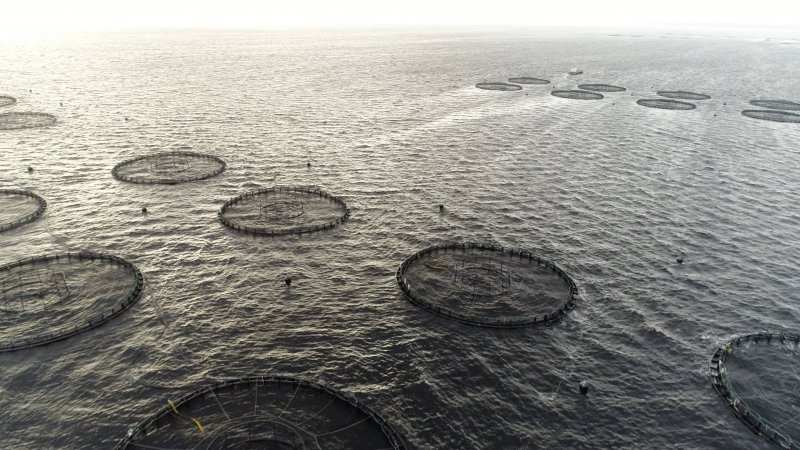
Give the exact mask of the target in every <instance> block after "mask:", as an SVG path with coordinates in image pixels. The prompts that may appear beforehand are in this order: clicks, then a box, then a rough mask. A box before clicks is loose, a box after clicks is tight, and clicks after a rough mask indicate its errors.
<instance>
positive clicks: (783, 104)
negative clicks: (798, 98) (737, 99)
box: [750, 100, 800, 111]
mask: <svg viewBox="0 0 800 450" xmlns="http://www.w3.org/2000/svg"><path fill="white" fill-rule="evenodd" d="M750 104H751V105H753V106H758V107H759V108H769V109H782V110H785V111H800V103H795V102H792V101H789V100H750Z"/></svg>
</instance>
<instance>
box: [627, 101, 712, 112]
mask: <svg viewBox="0 0 800 450" xmlns="http://www.w3.org/2000/svg"><path fill="white" fill-rule="evenodd" d="M636 103H637V104H639V105H642V106H646V107H648V108H658V109H678V110H684V111H688V110H690V109H695V108H697V106H696V105H695V104H693V103H689V102H681V101H678V100H665V99H663V98H642V99H639V100H636Z"/></svg>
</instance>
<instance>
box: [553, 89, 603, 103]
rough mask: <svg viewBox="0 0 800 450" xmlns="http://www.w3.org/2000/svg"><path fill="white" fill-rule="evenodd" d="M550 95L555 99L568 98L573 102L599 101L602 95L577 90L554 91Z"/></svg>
mask: <svg viewBox="0 0 800 450" xmlns="http://www.w3.org/2000/svg"><path fill="white" fill-rule="evenodd" d="M550 95H554V96H556V97H561V98H570V99H573V100H601V99H603V94H598V93H597V92H590V91H579V90H574V89H573V90H561V89H556V90H554V91H551V92H550Z"/></svg>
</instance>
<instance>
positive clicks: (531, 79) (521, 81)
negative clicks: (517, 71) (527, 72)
mask: <svg viewBox="0 0 800 450" xmlns="http://www.w3.org/2000/svg"><path fill="white" fill-rule="evenodd" d="M508 82H509V83H515V84H550V80H544V79H542V78H534V77H517V78H509V79H508Z"/></svg>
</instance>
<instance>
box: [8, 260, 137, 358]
mask: <svg viewBox="0 0 800 450" xmlns="http://www.w3.org/2000/svg"><path fill="white" fill-rule="evenodd" d="M143 290H144V277H143V276H142V273H141V272H140V271H139V269H138V268H136V266H134V265H133V264H131V263H129V262H128V261H125V260H124V259H122V258H119V257H116V256H111V255H105V254H98V253H89V252H81V253H63V254H57V255H49V256H42V257H37V258H28V259H23V260H20V261H16V262H13V263H11V264H6V265H4V266H0V352H7V351H12V350H18V349H22V348H29V347H35V346H37V345H44V344H49V343H51V342H55V341H60V340H62V339H66V338H68V337H71V336H74V335H76V334H79V333H82V332H84V331H86V330H89V329H92V328H95V327H98V326H100V325H102V324H104V323H105V322H108V321H109V320H111V319H113V318H114V317H116V316H118V315H120V314H122V312H123V311H125V310H126V309H128V308H129V307H130V306H131V305H133V304H134V303H136V302H137V301H138V300H139V298H140V297H141V296H142V291H143Z"/></svg>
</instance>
